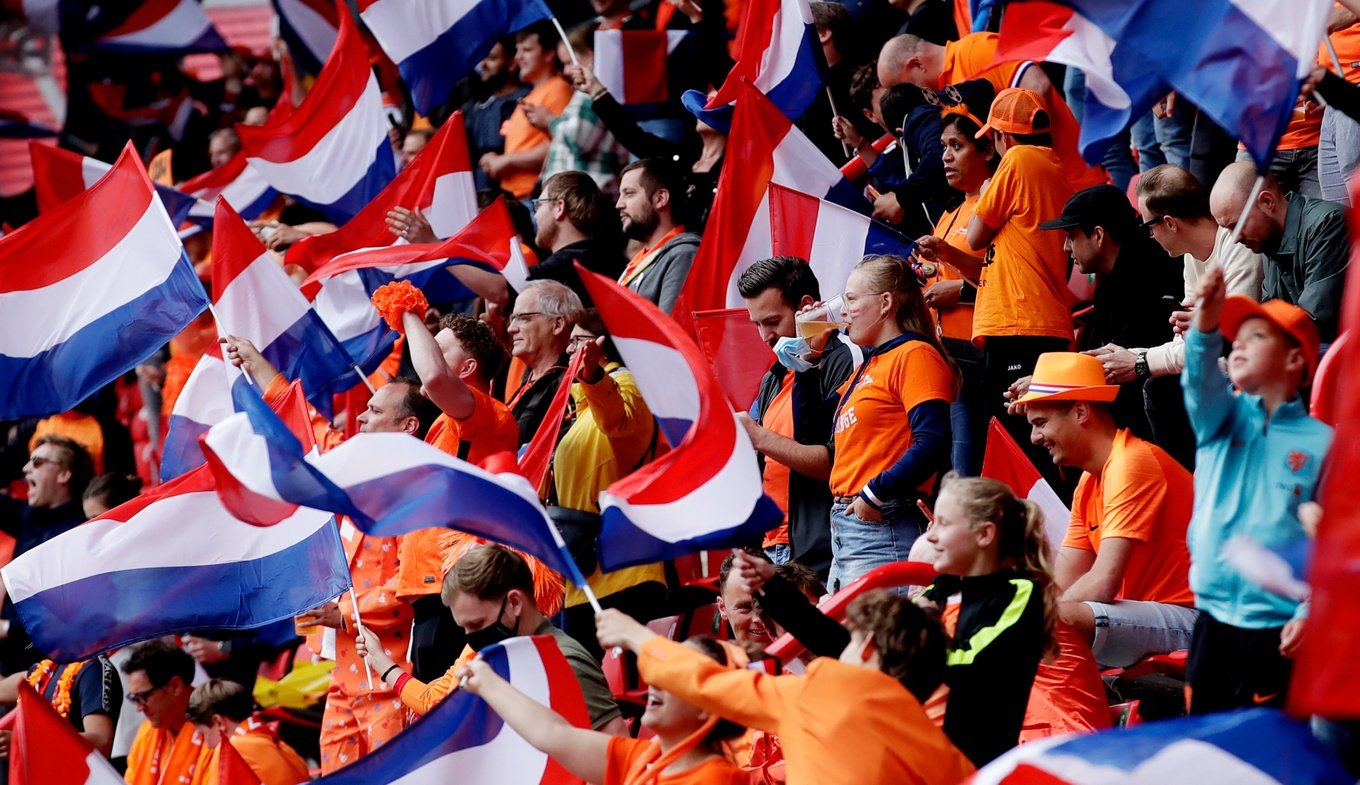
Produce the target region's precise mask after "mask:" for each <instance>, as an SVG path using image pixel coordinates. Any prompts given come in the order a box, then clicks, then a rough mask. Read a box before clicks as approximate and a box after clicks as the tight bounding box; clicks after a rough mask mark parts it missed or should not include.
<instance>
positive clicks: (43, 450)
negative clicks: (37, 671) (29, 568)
mask: <svg viewBox="0 0 1360 785" xmlns="http://www.w3.org/2000/svg"><path fill="white" fill-rule="evenodd" d="M93 474H94V464H93V461H92V460H91V459H90V454H89V453H88V452H86V451H85V448H84V447H82V446H80V444H79V443H77V442H76V441H74V440H73V439H70V438H68V437H65V436H59V435H56V434H49V435H47V436H42V437H39V438H38V441H37V443H36V444H35V445H34V446H33V451H32V452H31V453H30V454H29V458H28V462H27V463H25V464H24V482H25V483H27V485H28V498H27V500H26V501H20V500H19V499H13V498H10V497H9V496H5V495H3V494H0V531H3V532H4V533H5V534H8V535H9V536H11V537H13V538H14V540H15V543H14V556H15V557H18V556H20V555H22V554H24V553H27V552H28V551H30V550H32V549H34V548H36V547H38V546H39V545H41V544H43V543H45V542H47V541H48V540H50V539H52V538H53V537H56V536H57V535H60V534H64V533H65V532H67V531H70V530H71V529H73V528H75V527H76V526H77V525H78V524H81V523H83V522H84V521H85V509H84V507H83V506H82V503H81V497H82V496H84V494H85V486H86V485H88V484H89V482H90V478H91V477H92V476H93ZM30 644H31V641H30V639H29V637H28V633H27V632H26V631H25V630H24V628H23V625H22V623H21V622H20V620H19V617H18V615H17V614H16V613H15V612H14V603H13V602H11V601H10V599H9V597H8V596H6V597H5V602H4V606H3V610H0V671H3V672H4V673H21V672H24V671H26V670H28V668H29V666H31V665H33V664H34V663H36V662H37V661H38V660H40V659H41V656H40V655H39V654H38V652H37V651H35V650H34V649H33V647H32V646H31V645H30Z"/></svg>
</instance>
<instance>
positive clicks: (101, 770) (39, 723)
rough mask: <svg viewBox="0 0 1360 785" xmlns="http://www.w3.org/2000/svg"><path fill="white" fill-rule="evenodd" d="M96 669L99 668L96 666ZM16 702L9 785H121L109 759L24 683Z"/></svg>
mask: <svg viewBox="0 0 1360 785" xmlns="http://www.w3.org/2000/svg"><path fill="white" fill-rule="evenodd" d="M95 667H98V666H95ZM18 690H19V702H18V705H17V706H15V708H14V711H13V713H12V715H10V716H7V717H6V718H5V719H6V720H11V722H12V724H11V725H10V728H9V730H11V732H12V733H13V734H14V735H13V736H12V737H11V738H10V743H9V758H10V760H9V782H10V784H11V785H122V783H123V777H122V776H121V775H120V774H119V773H118V772H117V771H115V770H114V768H113V766H112V765H110V764H109V760H108V758H105V757H104V755H103V754H102V753H100V752H99V751H98V750H96V749H95V748H94V746H93V745H92V744H90V742H88V741H86V740H85V738H84V737H83V736H81V735H80V734H79V733H77V732H76V730H75V728H73V727H71V723H70V721H68V720H67V719H66V718H65V717H63V716H61V715H60V714H57V710H56V709H54V708H52V704H50V703H48V702H47V699H46V698H43V697H42V696H41V695H39V694H38V693H36V692H34V691H33V688H32V687H30V686H28V682H27V681H23V680H21V681H20V682H19V684H18Z"/></svg>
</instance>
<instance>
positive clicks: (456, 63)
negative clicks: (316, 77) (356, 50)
mask: <svg viewBox="0 0 1360 785" xmlns="http://www.w3.org/2000/svg"><path fill="white" fill-rule="evenodd" d="M358 7H359V15H360V16H361V17H363V20H364V24H365V25H367V26H368V29H369V30H370V31H372V33H373V37H374V38H376V39H378V45H379V46H381V47H382V48H383V51H384V52H386V53H387V56H388V57H390V58H391V59H392V62H394V63H396V64H397V68H398V70H400V71H401V78H402V81H404V82H405V83H406V86H407V87H408V88H410V90H411V102H412V103H413V104H415V107H416V111H417V112H420V113H421V114H423V115H428V114H430V113H431V112H433V111H434V110H435V108H436V107H438V106H439V105H440V104H442V103H444V102H445V101H447V100H448V98H449V94H450V93H451V92H452V91H453V86H454V85H455V84H457V82H458V80H460V79H462V78H463V77H465V76H467V75H468V74H470V73H472V69H473V68H475V67H476V65H477V63H478V62H480V61H481V59H482V58H483V57H486V55H487V53H489V52H490V51H491V47H492V45H494V44H495V43H496V42H497V41H499V40H500V39H502V38H504V37H505V36H506V35H508V34H510V33H513V32H515V31H517V30H521V29H523V28H525V27H528V26H529V25H531V24H533V23H534V22H537V21H539V20H541V19H547V18H549V17H551V16H552V11H550V10H548V6H547V5H546V4H544V3H543V0H358Z"/></svg>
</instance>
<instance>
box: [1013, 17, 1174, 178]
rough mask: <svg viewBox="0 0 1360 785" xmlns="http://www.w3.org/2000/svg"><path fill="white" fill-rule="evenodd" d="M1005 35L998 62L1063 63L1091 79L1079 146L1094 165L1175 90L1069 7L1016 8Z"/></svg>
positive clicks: (1133, 53) (1128, 49) (1135, 55)
mask: <svg viewBox="0 0 1360 785" xmlns="http://www.w3.org/2000/svg"><path fill="white" fill-rule="evenodd" d="M1000 33H1001V35H1000V39H999V41H998V43H997V50H996V62H1013V61H1018V60H1034V61H1038V62H1049V63H1061V64H1063V65H1066V66H1071V67H1073V68H1079V69H1081V71H1082V73H1084V74H1085V75H1086V94H1085V95H1086V98H1085V103H1084V104H1083V107H1084V109H1083V112H1084V114H1083V115H1082V121H1081V138H1080V140H1079V142H1078V146H1079V147H1080V149H1081V154H1082V157H1083V158H1085V159H1086V161H1087V163H1089V164H1091V165H1092V166H1095V165H1098V164H1099V163H1100V162H1101V160H1102V159H1103V157H1104V155H1105V151H1106V150H1107V149H1109V146H1110V143H1111V142H1112V141H1113V140H1114V139H1115V138H1116V137H1118V136H1119V135H1120V134H1122V133H1123V132H1124V131H1125V130H1126V129H1127V128H1128V127H1129V123H1130V121H1132V119H1133V118H1135V117H1141V116H1142V115H1144V114H1146V113H1147V112H1148V111H1149V110H1150V109H1151V108H1152V105H1153V104H1154V103H1155V102H1157V101H1158V100H1160V99H1161V98H1162V97H1163V96H1165V95H1166V94H1167V93H1168V92H1169V91H1170V88H1169V87H1167V85H1166V82H1164V81H1162V79H1161V77H1159V76H1158V75H1157V73H1156V71H1155V69H1153V68H1152V67H1150V66H1149V65H1148V63H1147V62H1146V61H1145V60H1144V59H1143V56H1142V55H1141V54H1140V53H1139V52H1137V51H1136V50H1135V49H1133V48H1132V47H1130V46H1125V45H1123V44H1119V43H1116V41H1115V40H1114V39H1113V38H1111V37H1110V36H1108V35H1106V34H1105V32H1104V31H1102V30H1101V29H1100V28H1099V27H1097V26H1096V25H1094V24H1092V23H1091V21H1090V20H1088V19H1087V18H1086V17H1084V16H1082V15H1081V14H1079V13H1077V12H1076V11H1073V10H1072V9H1071V8H1068V7H1066V6H1062V5H1058V4H1056V3H1050V2H1045V0H1035V2H1025V3H1016V4H1013V5H1011V6H1010V7H1009V8H1007V10H1006V14H1005V15H1004V16H1002V18H1001V30H1000Z"/></svg>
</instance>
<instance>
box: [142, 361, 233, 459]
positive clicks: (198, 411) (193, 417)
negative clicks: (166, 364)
mask: <svg viewBox="0 0 1360 785" xmlns="http://www.w3.org/2000/svg"><path fill="white" fill-rule="evenodd" d="M235 411H236V410H235V408H233V407H232V404H231V382H229V381H228V378H227V364H226V362H225V361H224V360H223V359H222V348H221V346H220V345H219V344H214V345H213V346H212V347H211V348H210V349H209V350H208V351H207V352H205V353H204V355H203V356H202V357H200V358H199V359H198V364H196V365H195V366H194V370H193V371H192V372H190V374H189V379H188V380H187V381H186V382H185V383H184V387H183V389H181V390H180V393H179V397H178V398H176V399H175V406H174V408H173V409H172V410H171V411H170V422H169V425H168V427H167V428H166V430H165V444H164V445H163V446H162V447H161V467H160V478H161V480H162V481H164V480H169V479H171V478H174V477H178V476H180V475H181V474H184V473H185V472H188V471H191V470H193V469H197V468H198V467H200V466H202V465H203V451H202V449H200V448H199V444H198V437H200V436H202V435H203V434H205V433H207V432H208V429H209V428H211V427H212V426H213V425H214V424H215V423H219V422H221V421H222V420H224V419H226V418H227V417H230V416H231V415H232V414H233V413H234V412H235Z"/></svg>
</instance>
